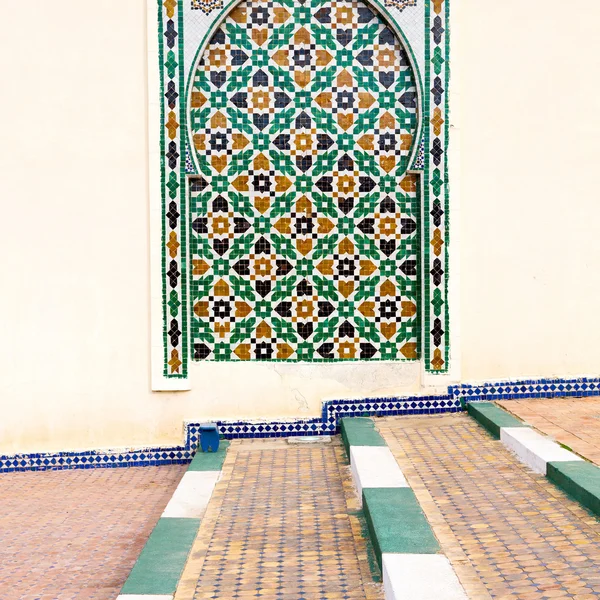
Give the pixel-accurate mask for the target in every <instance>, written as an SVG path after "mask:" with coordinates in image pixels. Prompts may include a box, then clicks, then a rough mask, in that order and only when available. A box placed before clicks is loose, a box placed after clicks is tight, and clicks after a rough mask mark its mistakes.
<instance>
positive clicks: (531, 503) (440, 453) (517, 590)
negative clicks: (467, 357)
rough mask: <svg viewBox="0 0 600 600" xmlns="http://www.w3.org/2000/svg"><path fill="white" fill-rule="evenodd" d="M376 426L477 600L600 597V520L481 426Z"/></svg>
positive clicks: (406, 421) (455, 418) (452, 419)
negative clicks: (527, 465) (520, 460)
mask: <svg viewBox="0 0 600 600" xmlns="http://www.w3.org/2000/svg"><path fill="white" fill-rule="evenodd" d="M376 423H377V426H378V428H379V430H380V431H381V433H382V435H383V436H384V437H385V439H386V441H387V443H388V444H389V446H390V448H391V450H392V452H393V453H394V455H395V456H396V459H397V460H398V462H399V464H400V466H401V468H402V469H403V471H404V473H405V475H406V477H407V479H408V481H409V483H410V484H411V486H412V487H413V489H414V490H415V493H416V495H417V498H419V501H420V502H421V505H422V506H423V508H424V511H425V514H426V515H427V517H428V519H429V520H430V522H431V524H432V527H433V529H434V531H435V533H436V535H437V536H438V539H440V542H441V544H442V548H443V549H444V551H445V553H446V554H447V555H448V557H449V558H450V560H451V561H452V563H453V565H454V566H455V568H456V570H457V573H458V575H459V578H460V579H461V582H462V583H463V584H464V585H465V588H466V589H467V591H468V592H469V597H470V598H471V600H475V599H476V598H477V599H479V598H490V597H492V598H507V599H508V598H519V599H521V600H529V599H531V600H533V599H535V600H543V599H544V598H576V599H578V600H584V599H586V600H592V599H597V598H600V521H599V520H598V519H596V518H595V517H593V516H591V515H590V514H589V513H588V512H587V511H585V510H584V509H583V508H581V507H580V505H579V504H577V503H576V502H573V501H571V500H570V499H569V498H568V497H567V496H566V495H565V494H563V493H562V492H561V491H559V490H558V489H557V488H556V487H555V486H553V485H552V484H551V483H550V482H549V481H548V480H547V479H546V478H545V477H543V476H541V475H536V474H534V473H532V472H531V471H529V470H528V469H527V468H526V467H524V466H523V465H522V464H521V463H520V462H519V461H518V460H517V459H516V457H514V456H513V455H511V454H510V453H509V452H508V451H507V450H505V448H504V447H503V446H502V444H501V443H500V442H498V441H495V440H493V439H492V437H491V436H489V435H488V434H487V433H486V432H485V431H484V430H483V429H482V428H481V427H480V426H479V425H477V423H475V421H473V420H471V419H469V417H467V416H465V415H452V416H445V417H442V418H436V417H424V418H402V417H400V418H398V417H396V418H386V419H381V420H377V421H376Z"/></svg>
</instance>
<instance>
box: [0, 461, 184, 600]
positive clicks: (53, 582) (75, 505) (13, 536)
mask: <svg viewBox="0 0 600 600" xmlns="http://www.w3.org/2000/svg"><path fill="white" fill-rule="evenodd" d="M185 469H186V465H172V466H163V467H137V468H133V467H132V468H127V469H125V468H123V469H89V470H65V471H44V472H37V473H36V472H29V473H4V474H2V475H0V540H2V543H0V598H1V599H2V600H75V599H77V600H114V599H115V598H116V597H117V595H118V593H119V590H120V589H121V586H122V585H123V583H124V582H125V579H127V576H128V575H129V571H130V570H131V567H132V566H133V564H134V563H135V561H136V559H137V557H138V555H139V553H140V551H141V550H142V548H143V546H144V544H145V543H146V540H147V539H148V536H149V535H150V532H151V531H152V529H153V527H154V525H155V524H156V522H157V521H158V518H159V517H160V515H161V513H162V511H163V510H164V508H165V506H166V504H167V502H168V501H169V499H170V498H171V495H172V494H173V491H174V490H175V488H176V487H177V484H178V483H179V480H180V479H181V477H182V475H183V473H184V472H185Z"/></svg>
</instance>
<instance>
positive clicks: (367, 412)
mask: <svg viewBox="0 0 600 600" xmlns="http://www.w3.org/2000/svg"><path fill="white" fill-rule="evenodd" d="M588 396H600V377H598V378H578V379H527V380H519V381H498V382H495V383H481V384H466V383H465V384H458V385H451V386H450V387H449V388H448V393H447V394H439V395H434V396H406V397H396V398H365V399H361V400H328V401H326V402H324V403H323V410H322V413H321V416H320V417H317V418H313V419H296V420H288V421H284V420H282V421H263V422H254V421H219V422H218V424H219V429H220V430H221V434H222V435H223V437H224V438H225V439H239V438H267V437H290V436H306V435H331V434H334V433H337V432H338V431H339V421H340V419H341V418H342V417H355V416H384V415H385V416H392V415H423V414H437V413H445V412H459V411H461V410H464V406H465V405H466V404H468V403H470V402H478V401H486V400H487V401H492V400H517V399H525V398H561V397H588ZM198 426H199V424H198V423H186V424H185V426H184V444H183V445H182V446H172V447H168V448H136V449H119V450H87V451H79V452H53V453H30V454H15V455H10V456H7V455H4V456H3V455H0V473H2V472H13V471H45V470H57V469H95V468H116V467H141V466H156V465H170V464H185V463H188V462H190V461H191V460H192V458H193V456H194V453H195V451H196V448H197V446H198V439H199V433H198Z"/></svg>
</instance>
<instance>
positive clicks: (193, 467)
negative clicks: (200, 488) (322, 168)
mask: <svg viewBox="0 0 600 600" xmlns="http://www.w3.org/2000/svg"><path fill="white" fill-rule="evenodd" d="M228 447H229V442H228V441H227V440H221V441H220V442H219V449H218V450H217V452H202V450H201V449H200V446H198V450H197V452H196V454H195V455H194V458H193V460H192V462H191V463H190V466H189V467H188V471H220V470H221V469H222V468H223V462H224V461H225V455H226V454H227V448H228Z"/></svg>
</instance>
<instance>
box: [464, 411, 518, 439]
mask: <svg viewBox="0 0 600 600" xmlns="http://www.w3.org/2000/svg"><path fill="white" fill-rule="evenodd" d="M467 411H468V412H469V415H470V416H471V417H473V418H474V419H475V420H476V421H477V422H478V423H479V424H480V425H482V426H483V427H485V428H486V429H487V430H488V431H489V432H490V433H491V434H492V435H493V436H494V437H495V438H496V439H497V440H499V439H500V428H501V427H527V425H525V423H523V421H519V419H516V418H515V417H513V416H512V415H511V414H509V413H507V412H506V411H505V410H502V409H501V408H500V407H499V406H496V405H495V404H494V403H493V402H469V404H467Z"/></svg>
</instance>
